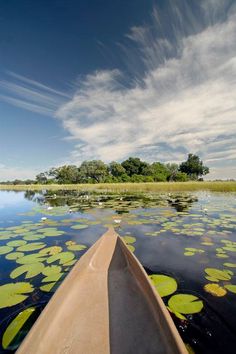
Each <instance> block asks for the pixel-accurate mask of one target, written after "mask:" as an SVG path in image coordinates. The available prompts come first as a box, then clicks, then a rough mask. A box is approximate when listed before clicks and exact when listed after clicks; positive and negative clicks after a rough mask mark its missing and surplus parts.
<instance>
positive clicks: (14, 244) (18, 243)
mask: <svg viewBox="0 0 236 354" xmlns="http://www.w3.org/2000/svg"><path fill="white" fill-rule="evenodd" d="M26 243H27V242H26V241H24V240H15V241H9V242H7V246H10V247H18V246H23V245H25V244H26Z"/></svg>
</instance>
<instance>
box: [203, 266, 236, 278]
mask: <svg viewBox="0 0 236 354" xmlns="http://www.w3.org/2000/svg"><path fill="white" fill-rule="evenodd" d="M205 272H206V274H207V275H208V276H210V277H212V278H215V279H218V281H219V280H230V279H231V276H230V275H229V274H228V273H227V271H226V270H220V269H216V268H206V269H205Z"/></svg>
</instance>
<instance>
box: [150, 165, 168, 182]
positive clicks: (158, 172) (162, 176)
mask: <svg viewBox="0 0 236 354" xmlns="http://www.w3.org/2000/svg"><path fill="white" fill-rule="evenodd" d="M152 170H153V178H154V181H155V182H165V181H166V180H167V177H168V175H169V171H168V169H167V167H166V166H165V165H164V164H163V163H161V162H153V164H152Z"/></svg>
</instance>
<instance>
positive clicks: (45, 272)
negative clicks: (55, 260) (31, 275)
mask: <svg viewBox="0 0 236 354" xmlns="http://www.w3.org/2000/svg"><path fill="white" fill-rule="evenodd" d="M60 272H61V267H60V266H56V265H51V266H47V267H45V268H44V270H43V271H42V274H43V275H46V276H47V277H48V276H49V275H52V274H56V273H60Z"/></svg>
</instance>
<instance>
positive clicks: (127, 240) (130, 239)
mask: <svg viewBox="0 0 236 354" xmlns="http://www.w3.org/2000/svg"><path fill="white" fill-rule="evenodd" d="M122 240H123V241H124V242H125V244H126V246H127V247H128V249H129V250H130V251H131V252H134V251H135V247H134V245H133V243H135V242H136V238H135V237H133V236H123V237H122Z"/></svg>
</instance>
